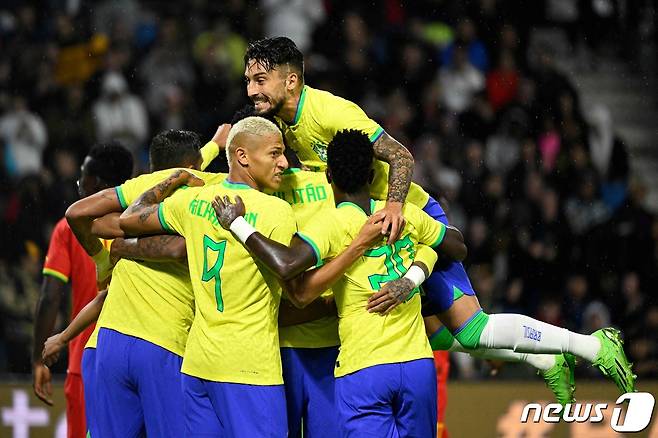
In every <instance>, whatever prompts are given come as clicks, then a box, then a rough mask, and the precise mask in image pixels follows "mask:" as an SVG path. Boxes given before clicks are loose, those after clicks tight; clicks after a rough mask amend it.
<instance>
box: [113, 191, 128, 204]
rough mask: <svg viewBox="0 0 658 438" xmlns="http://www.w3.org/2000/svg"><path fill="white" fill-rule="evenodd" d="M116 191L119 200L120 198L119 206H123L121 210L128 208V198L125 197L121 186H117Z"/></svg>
mask: <svg viewBox="0 0 658 438" xmlns="http://www.w3.org/2000/svg"><path fill="white" fill-rule="evenodd" d="M114 191H115V192H116V193H117V198H119V204H121V208H123V209H124V210H125V209H126V208H128V203H127V202H126V197H125V196H124V195H123V189H122V188H121V186H116V187H115V188H114Z"/></svg>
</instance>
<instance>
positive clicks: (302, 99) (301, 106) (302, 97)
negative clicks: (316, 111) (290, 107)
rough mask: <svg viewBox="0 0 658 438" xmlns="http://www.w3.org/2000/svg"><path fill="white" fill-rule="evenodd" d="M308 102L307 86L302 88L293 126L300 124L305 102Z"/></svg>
mask: <svg viewBox="0 0 658 438" xmlns="http://www.w3.org/2000/svg"><path fill="white" fill-rule="evenodd" d="M305 101H306V85H304V88H302V94H301V95H300V96H299V101H298V102H297V109H296V110H295V118H294V119H292V124H293V125H296V124H297V122H299V119H300V118H301V117H302V111H303V110H304V102H305Z"/></svg>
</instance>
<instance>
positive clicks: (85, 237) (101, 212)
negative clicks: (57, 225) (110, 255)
mask: <svg viewBox="0 0 658 438" xmlns="http://www.w3.org/2000/svg"><path fill="white" fill-rule="evenodd" d="M121 210H123V209H122V208H121V202H120V201H119V197H118V196H117V193H116V190H115V189H114V188H109V189H105V190H101V191H100V192H97V193H94V194H93V195H91V196H87V197H86V198H84V199H80V200H79V201H77V202H75V203H74V204H73V205H71V206H70V207H69V208H68V209H67V210H66V221H67V222H68V224H69V226H70V227H71V231H73V234H75V237H76V238H77V239H78V241H79V242H80V245H82V247H83V248H84V250H85V251H86V252H87V254H89V255H90V256H94V255H96V254H98V253H99V252H100V251H101V250H102V249H103V244H102V243H101V241H100V240H99V239H98V236H96V235H95V234H94V233H93V231H92V225H93V222H94V220H95V219H97V218H100V217H103V216H105V215H107V214H109V213H114V212H116V213H120V212H121ZM121 236H122V233H121V234H120V235H113V236H109V235H105V236H103V237H105V238H114V237H121Z"/></svg>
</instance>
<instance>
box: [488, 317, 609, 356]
mask: <svg viewBox="0 0 658 438" xmlns="http://www.w3.org/2000/svg"><path fill="white" fill-rule="evenodd" d="M480 347H481V348H489V349H491V348H493V349H509V350H514V351H516V352H521V353H540V354H546V353H550V354H559V353H571V354H575V355H576V356H578V357H581V358H583V359H585V360H587V361H589V362H593V361H594V359H595V358H596V354H597V353H598V352H599V349H600V348H601V343H600V341H599V340H598V339H597V338H596V337H594V336H591V335H581V334H578V333H574V332H570V331H569V330H567V329H564V328H560V327H556V326H554V325H551V324H546V323H545V322H541V321H537V320H536V319H533V318H530V317H529V316H525V315H517V314H513V313H509V314H508V313H499V314H493V315H489V320H488V321H487V325H486V326H485V327H484V330H483V331H482V334H481V335H480Z"/></svg>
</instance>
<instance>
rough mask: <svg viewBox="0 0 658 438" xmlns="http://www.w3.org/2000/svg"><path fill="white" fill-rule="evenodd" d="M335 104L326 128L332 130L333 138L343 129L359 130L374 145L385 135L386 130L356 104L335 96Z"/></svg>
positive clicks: (328, 112)
mask: <svg viewBox="0 0 658 438" xmlns="http://www.w3.org/2000/svg"><path fill="white" fill-rule="evenodd" d="M334 99H335V100H334V102H332V103H331V105H330V106H328V108H330V110H329V111H327V112H326V114H327V119H328V120H327V121H326V122H327V123H326V124H325V127H326V128H329V129H331V130H332V131H333V132H332V137H333V135H335V134H336V133H337V132H338V131H341V130H343V129H357V130H359V131H362V132H364V133H365V134H366V135H367V136H368V138H369V139H370V141H371V142H372V143H374V142H376V141H377V140H378V139H379V137H381V135H382V134H383V133H384V129H383V128H382V127H381V126H379V124H378V123H377V122H375V121H374V120H372V119H371V118H370V117H368V115H367V114H366V113H365V112H364V111H363V110H362V109H361V108H360V107H359V106H358V105H357V104H355V103H354V102H350V101H349V100H346V99H343V98H342V97H338V96H334Z"/></svg>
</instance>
